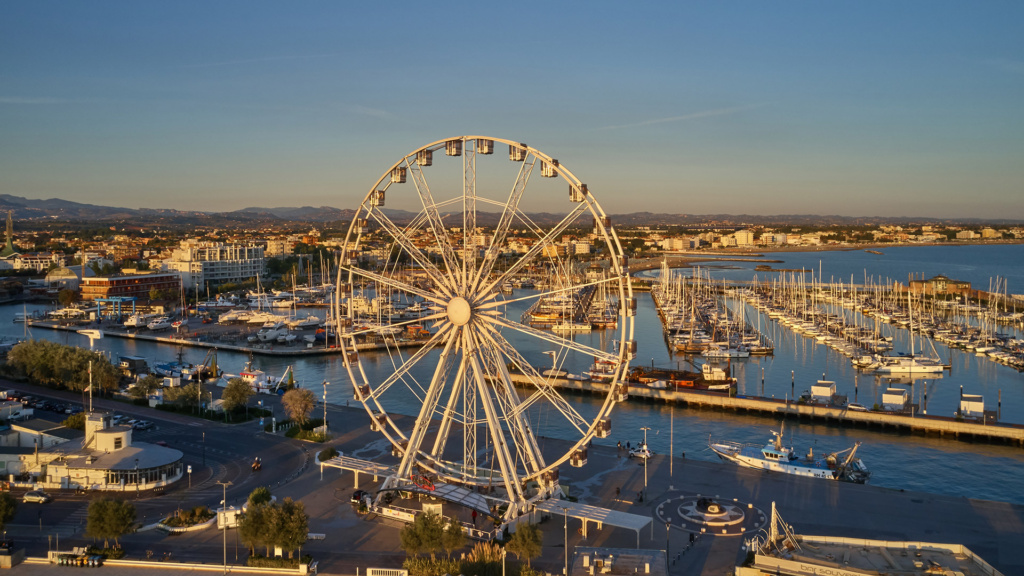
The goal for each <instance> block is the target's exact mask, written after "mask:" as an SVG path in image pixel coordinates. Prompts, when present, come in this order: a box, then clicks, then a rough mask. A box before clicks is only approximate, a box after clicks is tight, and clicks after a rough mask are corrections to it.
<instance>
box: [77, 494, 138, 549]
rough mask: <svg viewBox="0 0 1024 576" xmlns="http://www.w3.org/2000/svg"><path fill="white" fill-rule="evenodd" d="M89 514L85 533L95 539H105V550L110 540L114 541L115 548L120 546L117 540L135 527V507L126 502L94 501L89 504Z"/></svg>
mask: <svg viewBox="0 0 1024 576" xmlns="http://www.w3.org/2000/svg"><path fill="white" fill-rule="evenodd" d="M88 514H89V515H88V518H87V519H86V523H85V533H86V534H88V535H89V536H91V537H93V538H103V547H104V548H106V547H107V541H108V540H110V539H113V540H114V545H115V546H120V543H118V541H117V539H118V538H120V537H121V536H123V535H125V534H127V533H128V532H131V531H132V529H133V528H134V527H135V505H134V504H132V503H131V502H126V501H124V500H114V499H112V498H100V499H97V500H93V501H92V502H91V503H90V504H89V513H88Z"/></svg>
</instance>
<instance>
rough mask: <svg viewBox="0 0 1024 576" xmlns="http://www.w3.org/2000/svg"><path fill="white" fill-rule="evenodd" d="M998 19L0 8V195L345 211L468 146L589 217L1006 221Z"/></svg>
mask: <svg viewBox="0 0 1024 576" xmlns="http://www.w3.org/2000/svg"><path fill="white" fill-rule="evenodd" d="M1021 16H1024V5H1021V4H1019V3H1014V2H988V3H982V4H963V3H955V2H924V1H910V2H903V3H896V4H892V3H884V2H856V3H853V2H841V3H826V4H765V3H759V2H753V1H738V2H733V3H726V4H722V3H710V4H703V3H695V4H688V3H678V4H677V3H651V4H622V3H606V2H592V3H588V4H586V5H579V6H575V5H565V6H561V5H557V4H555V5H552V4H549V3H544V4H528V5H525V6H524V5H491V4H487V3H484V4H479V3H475V4H463V3H457V4H445V5H429V6H428V5H423V4H374V3H360V4H354V5H349V4H344V3H338V4H335V3H308V4H279V3H267V2H230V1H226V2H217V3H212V4H211V3H198V2H192V1H184V2H176V3H172V4H151V3H141V4H133V3H121V2H107V1H96V2H89V3H74V2H56V1H41V2H24V3H4V4H0V78H2V79H3V82H0V126H2V128H3V129H2V130H0V151H2V154H0V193H6V194H11V195H14V196H24V197H27V198H39V199H44V198H62V199H66V200H73V201H76V202H82V203H90V204H98V205H105V206H121V207H127V208H140V207H160V208H178V209H184V210H203V211H231V210H237V209H241V208H244V207H248V206H259V207H275V206H332V207H338V208H346V207H355V206H356V205H358V203H359V202H360V201H361V200H362V198H363V196H364V195H365V194H366V193H367V191H368V190H369V189H370V188H371V187H372V186H373V184H374V183H375V182H376V181H377V179H378V178H380V176H381V175H382V174H383V173H384V172H385V171H386V170H387V169H388V168H389V167H390V166H391V165H392V164H393V163H395V162H396V161H398V160H399V159H400V158H401V157H402V156H404V155H406V154H408V153H409V152H411V151H413V150H415V149H417V148H419V147H420V146H423V145H425V144H427V143H429V142H432V141H435V140H440V139H443V138H447V137H455V136H460V135H465V134H478V135H486V136H494V137H498V138H508V139H512V140H516V141H521V142H526V143H528V144H530V145H531V146H533V147H535V148H537V149H539V150H541V151H543V152H545V153H547V154H549V155H551V156H552V157H555V158H558V159H560V160H561V161H562V163H563V164H564V165H565V166H566V167H569V168H570V169H571V170H572V171H573V172H575V173H576V175H578V176H579V177H580V178H581V179H582V180H583V181H585V182H587V183H588V184H589V185H590V189H591V190H592V192H593V194H594V195H595V197H596V198H598V199H599V201H600V202H601V204H602V206H603V207H604V209H605V210H606V211H607V212H609V213H622V214H624V213H632V212H642V211H647V212H654V213H685V214H732V215H742V214H766V215H778V214H819V215H841V216H848V217H858V216H863V217H872V216H888V215H892V216H897V217H898V216H901V215H908V216H907V217H908V218H982V219H998V220H1024V201H1021V192H1022V190H1024V167H1022V164H1024V163H1022V162H1021V161H1020V159H1021V158H1024V106H1022V103H1024V37H1022V35H1021V34H1020V33H1019V24H1018V23H1019V22H1020V21H1021ZM504 154H505V150H503V149H500V148H499V149H497V150H496V152H495V154H494V156H493V157H491V158H488V159H487V162H505V163H507V162H508V160H507V158H505V157H503V155H504ZM443 160H444V159H443V158H439V159H438V160H437V164H441V163H442V161H443ZM449 160H450V159H449ZM494 185H495V187H496V189H506V188H508V187H509V186H510V185H511V182H509V181H507V180H498V181H496V182H494ZM559 200H562V199H561V198H559ZM532 209H533V210H535V211H542V210H551V211H556V212H557V211H561V204H555V203H554V201H553V200H552V201H548V200H546V199H545V198H538V199H536V205H535V206H534V207H532ZM865 215H867V216H865Z"/></svg>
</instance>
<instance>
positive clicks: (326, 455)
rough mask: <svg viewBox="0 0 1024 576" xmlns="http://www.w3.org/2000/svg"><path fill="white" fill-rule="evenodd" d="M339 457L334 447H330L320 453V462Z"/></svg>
mask: <svg viewBox="0 0 1024 576" xmlns="http://www.w3.org/2000/svg"><path fill="white" fill-rule="evenodd" d="M337 455H338V451H337V450H336V449H335V448H334V446H328V447H327V448H324V449H323V450H321V451H320V461H321V462H323V461H325V460H330V459H331V458H334V457H335V456H337Z"/></svg>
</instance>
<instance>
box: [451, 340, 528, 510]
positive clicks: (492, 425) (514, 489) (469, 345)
mask: <svg viewBox="0 0 1024 576" xmlns="http://www.w3.org/2000/svg"><path fill="white" fill-rule="evenodd" d="M465 339H466V343H465V344H466V352H467V354H468V356H469V361H470V364H471V365H472V367H473V377H474V378H475V380H476V386H477V391H478V392H479V396H480V403H481V404H482V405H483V409H484V415H485V417H486V418H487V427H488V429H489V430H490V433H491V441H492V442H493V444H494V454H495V455H496V456H497V460H498V466H499V467H500V468H501V475H502V477H503V478H504V480H505V489H506V490H507V491H508V495H509V507H508V512H506V517H508V515H510V514H513V513H514V512H518V511H519V508H520V507H521V506H522V504H523V502H524V501H525V498H524V496H523V487H522V486H520V485H519V475H518V474H516V469H515V463H514V461H513V460H512V456H511V454H509V450H508V445H507V444H506V443H505V438H504V436H503V435H502V433H501V422H499V421H498V415H497V412H496V411H495V409H494V403H493V402H492V401H491V397H490V394H488V390H487V382H486V381H484V378H483V374H484V372H483V368H482V366H481V364H480V356H479V354H480V351H479V349H478V348H477V346H478V345H479V344H478V343H477V342H475V341H473V338H472V336H470V335H469V334H466V335H465Z"/></svg>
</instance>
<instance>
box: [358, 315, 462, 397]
mask: <svg viewBox="0 0 1024 576" xmlns="http://www.w3.org/2000/svg"><path fill="white" fill-rule="evenodd" d="M447 332H448V331H447V330H438V331H437V333H436V334H434V336H433V337H432V338H431V339H430V340H428V341H427V342H426V343H425V344H423V346H420V348H419V349H418V350H416V352H415V353H414V354H413V355H412V356H410V357H409V359H408V360H405V361H404V362H402V364H401V366H397V367H396V369H395V372H394V373H393V374H391V376H388V377H387V378H386V379H385V380H384V382H381V384H380V386H377V387H376V388H374V389H372V390H371V391H370V398H372V399H373V400H375V401H376V400H378V399H379V398H380V397H381V395H382V394H384V393H385V392H387V391H388V389H389V388H391V386H393V385H394V384H395V382H398V381H399V380H402V379H403V378H404V377H405V375H406V374H408V373H409V371H410V370H412V369H413V367H415V366H416V365H417V364H418V363H419V362H420V361H421V360H423V358H425V357H426V356H427V354H429V353H430V351H431V350H433V349H434V348H435V347H436V346H437V345H438V344H439V343H440V342H441V341H442V340H444V338H445V337H446V336H448V334H447ZM455 338H456V335H455V334H452V335H450V337H449V340H454V339H455Z"/></svg>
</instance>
